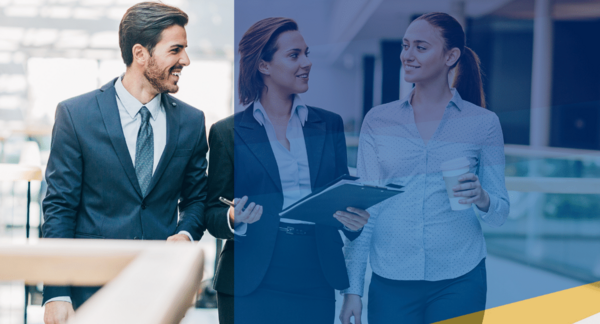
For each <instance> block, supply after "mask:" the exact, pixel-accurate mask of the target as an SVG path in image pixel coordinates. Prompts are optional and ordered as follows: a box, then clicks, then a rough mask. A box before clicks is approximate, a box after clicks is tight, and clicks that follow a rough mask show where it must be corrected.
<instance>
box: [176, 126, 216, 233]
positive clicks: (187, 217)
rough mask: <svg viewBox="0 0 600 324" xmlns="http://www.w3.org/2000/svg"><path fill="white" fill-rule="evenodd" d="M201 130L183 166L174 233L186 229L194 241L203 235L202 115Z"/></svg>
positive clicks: (203, 130) (205, 177) (204, 139)
mask: <svg viewBox="0 0 600 324" xmlns="http://www.w3.org/2000/svg"><path fill="white" fill-rule="evenodd" d="M200 127H201V130H200V132H199V135H198V138H197V140H196V145H195V147H194V151H193V153H192V157H191V158H190V161H189V162H188V164H187V166H186V168H185V176H184V180H183V184H182V188H181V196H180V198H179V223H178V224H177V229H176V231H175V233H179V232H180V231H186V232H188V233H190V234H191V235H192V237H193V238H194V240H195V241H199V240H200V239H201V238H202V235H204V230H205V229H206V228H205V225H204V208H205V206H204V204H205V201H206V190H207V176H206V168H207V161H206V153H207V152H208V143H207V142H206V129H205V126H204V115H202V116H201V121H200Z"/></svg>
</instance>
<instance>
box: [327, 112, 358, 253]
mask: <svg viewBox="0 0 600 324" xmlns="http://www.w3.org/2000/svg"><path fill="white" fill-rule="evenodd" d="M336 117H337V119H336V122H335V127H334V129H333V132H334V134H333V136H334V139H335V159H336V160H335V165H336V170H337V174H336V175H335V177H336V178H337V177H340V176H342V175H344V174H350V172H349V171H348V151H347V149H346V135H345V134H344V121H343V120H342V117H340V116H336ZM342 232H343V233H344V235H345V236H346V237H347V238H348V239H349V240H351V241H353V240H354V239H356V238H357V237H358V236H359V235H360V233H361V232H362V229H360V230H359V231H349V230H347V229H345V228H342Z"/></svg>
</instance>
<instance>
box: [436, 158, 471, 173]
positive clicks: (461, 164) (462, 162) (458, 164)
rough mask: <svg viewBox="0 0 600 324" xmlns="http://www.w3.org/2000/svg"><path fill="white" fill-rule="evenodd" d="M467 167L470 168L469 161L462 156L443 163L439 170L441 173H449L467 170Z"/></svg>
mask: <svg viewBox="0 0 600 324" xmlns="http://www.w3.org/2000/svg"><path fill="white" fill-rule="evenodd" d="M469 166H471V163H470V162H469V159H467V158H466V157H464V156H463V157H459V158H456V159H452V160H448V161H446V162H443V163H442V165H441V167H440V168H441V169H442V171H449V170H458V169H462V168H467V167H469Z"/></svg>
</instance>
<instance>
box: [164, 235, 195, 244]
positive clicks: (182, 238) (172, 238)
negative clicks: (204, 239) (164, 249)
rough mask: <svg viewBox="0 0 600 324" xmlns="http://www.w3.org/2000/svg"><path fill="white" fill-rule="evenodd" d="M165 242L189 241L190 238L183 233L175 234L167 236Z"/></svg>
mask: <svg viewBox="0 0 600 324" xmlns="http://www.w3.org/2000/svg"><path fill="white" fill-rule="evenodd" d="M167 242H190V238H189V237H188V236H187V235H185V234H175V235H171V236H169V238H167Z"/></svg>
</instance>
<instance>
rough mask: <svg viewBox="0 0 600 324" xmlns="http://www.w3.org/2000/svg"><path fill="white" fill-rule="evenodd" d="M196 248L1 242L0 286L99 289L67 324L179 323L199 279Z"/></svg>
mask: <svg viewBox="0 0 600 324" xmlns="http://www.w3.org/2000/svg"><path fill="white" fill-rule="evenodd" d="M203 262H204V254H203V251H202V249H201V247H200V246H199V245H198V244H189V243H187V244H186V243H165V242H161V241H126V240H81V239H80V240H56V239H54V240H53V239H42V240H40V241H39V243H27V244H14V243H12V244H9V243H2V242H0V265H4V266H0V280H22V281H25V282H27V283H37V282H40V281H43V282H45V283H51V284H68V285H100V284H105V283H107V284H106V286H104V287H103V288H102V289H101V290H100V291H99V292H98V293H96V294H95V295H94V296H93V297H92V298H90V300H89V301H87V302H86V303H85V304H84V305H83V306H82V307H81V308H80V309H78V310H77V312H76V314H75V317H73V318H72V319H71V320H70V321H69V324H84V323H85V324H95V323H98V324H99V323H102V324H105V323H114V324H121V323H147V324H167V323H169V324H171V323H178V322H179V321H180V320H181V319H182V318H183V316H184V315H185V312H186V310H187V309H188V308H189V307H190V306H191V305H192V299H193V296H194V294H195V292H196V291H197V289H198V287H199V285H200V281H201V280H202V274H203V269H204V268H203Z"/></svg>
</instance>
